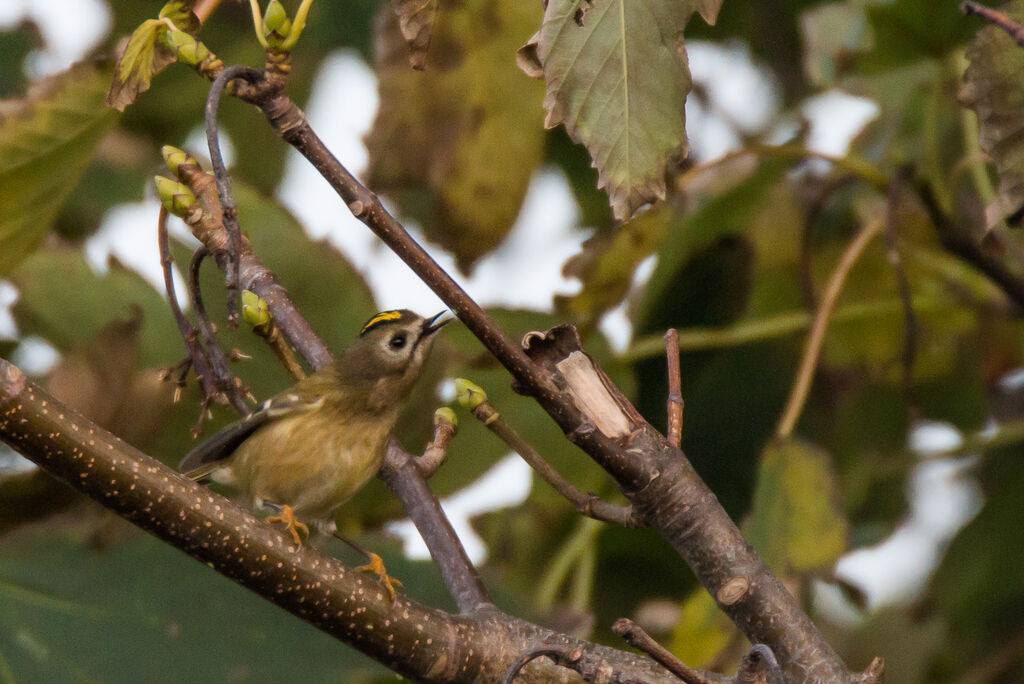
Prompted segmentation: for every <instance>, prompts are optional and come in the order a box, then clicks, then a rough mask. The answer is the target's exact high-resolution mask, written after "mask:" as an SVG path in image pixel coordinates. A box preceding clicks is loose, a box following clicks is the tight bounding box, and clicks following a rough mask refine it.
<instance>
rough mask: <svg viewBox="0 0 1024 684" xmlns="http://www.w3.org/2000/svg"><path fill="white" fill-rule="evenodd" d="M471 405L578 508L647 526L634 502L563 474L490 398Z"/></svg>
mask: <svg viewBox="0 0 1024 684" xmlns="http://www.w3.org/2000/svg"><path fill="white" fill-rule="evenodd" d="M476 389H479V388H476ZM468 406H469V408H470V412H471V413H472V414H473V416H474V417H475V418H476V419H477V420H479V421H480V422H481V423H483V424H484V426H485V427H486V428H487V429H488V430H490V431H491V432H493V433H494V434H495V435H497V436H498V437H499V438H500V439H501V441H503V442H505V444H507V445H508V446H509V448H511V449H512V450H513V451H515V452H516V453H517V454H519V455H520V456H521V457H522V459H523V460H524V461H526V463H527V465H529V466H530V467H531V468H533V470H534V472H536V473H537V474H538V475H540V477H541V479H542V480H544V481H545V482H547V483H548V484H549V485H551V486H552V487H554V489H555V491H557V492H558V493H559V494H561V495H562V496H563V497H565V498H566V499H568V500H569V502H570V503H572V504H573V505H574V506H575V507H576V510H577V511H578V512H580V513H581V514H583V515H585V516H587V517H589V518H594V519H595V520H601V521H604V522H613V523H618V524H619V525H622V526H624V527H643V526H644V523H643V521H642V520H640V519H639V518H637V517H636V516H635V515H634V514H633V508H632V506H616V505H615V504H612V503H609V502H607V501H605V500H604V499H601V498H600V497H598V496H597V495H596V494H594V493H592V492H584V491H583V490H582V489H579V488H578V487H576V486H575V485H573V484H572V483H570V482H569V481H568V480H566V479H565V478H564V477H562V475H561V474H560V473H559V472H558V471H557V470H555V469H554V467H553V466H552V465H551V464H550V463H548V462H547V461H545V460H544V457H542V456H541V455H540V454H539V453H537V451H536V450H535V449H534V448H533V447H532V446H530V444H529V443H528V442H527V441H526V440H525V439H523V438H522V437H521V436H520V435H519V433H518V432H516V431H515V429H513V428H512V426H511V425H509V424H508V423H506V422H505V420H504V419H503V418H502V417H501V414H500V413H498V412H497V411H496V410H495V409H494V407H493V406H491V404H490V402H488V401H487V400H486V399H483V400H480V399H479V398H477V399H476V400H475V401H472V402H470V403H469V404H468Z"/></svg>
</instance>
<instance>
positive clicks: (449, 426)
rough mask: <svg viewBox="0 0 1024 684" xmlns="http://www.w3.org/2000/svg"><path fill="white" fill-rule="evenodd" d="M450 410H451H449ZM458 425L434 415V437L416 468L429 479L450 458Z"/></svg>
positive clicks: (418, 459) (443, 417) (442, 416)
mask: <svg viewBox="0 0 1024 684" xmlns="http://www.w3.org/2000/svg"><path fill="white" fill-rule="evenodd" d="M448 410H450V409H448ZM455 432H456V425H455V423H454V422H453V421H451V420H449V418H448V417H447V416H445V415H439V414H437V413H435V414H434V437H433V439H431V440H430V444H428V445H427V447H426V449H424V450H423V455H422V456H420V457H419V458H417V459H416V467H417V468H419V470H420V472H421V473H423V477H426V478H429V477H430V476H431V475H433V474H434V473H435V472H437V469H438V468H440V467H441V464H442V463H444V461H445V459H446V458H448V445H449V444H451V441H452V439H453V438H454V437H455Z"/></svg>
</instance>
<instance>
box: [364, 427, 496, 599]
mask: <svg viewBox="0 0 1024 684" xmlns="http://www.w3.org/2000/svg"><path fill="white" fill-rule="evenodd" d="M378 476H379V477H380V478H381V479H382V480H384V484H386V485H387V486H388V488H389V489H390V490H391V491H392V492H394V493H395V496H397V497H398V499H399V501H401V502H402V505H403V506H404V508H405V512H406V513H407V514H408V515H409V519H410V520H412V522H413V524H414V525H415V526H416V530H417V531H418V532H419V533H420V536H421V537H423V541H424V543H426V545H427V549H428V550H429V551H430V557H431V558H432V559H433V560H434V563H435V564H436V565H437V567H438V570H439V571H440V573H441V579H442V580H443V581H444V584H445V587H447V588H448V593H449V594H451V596H452V598H453V599H454V600H455V605H456V606H458V608H459V612H460V613H462V614H464V615H474V614H479V613H485V612H488V611H492V610H495V608H494V603H492V602H491V599H490V597H489V596H488V595H487V589H485V588H484V585H483V582H481V581H480V576H479V575H478V574H477V571H476V568H475V567H474V566H473V563H472V562H471V561H470V560H469V555H467V553H466V549H465V547H464V546H463V545H462V542H460V541H459V537H458V535H457V534H455V529H454V528H453V527H452V524H451V522H450V521H449V520H448V517H447V516H446V515H445V514H444V511H443V510H441V504H440V502H438V500H437V497H436V496H435V495H434V492H432V491H431V490H430V487H429V486H427V481H426V480H425V479H424V478H423V474H422V473H421V472H420V470H419V468H418V467H417V466H416V459H415V458H414V457H413V455H412V454H410V453H409V452H408V451H406V450H405V449H403V448H402V447H401V446H399V444H398V442H396V441H394V440H391V443H390V444H388V451H387V456H385V458H384V465H383V466H381V469H380V472H379V473H378Z"/></svg>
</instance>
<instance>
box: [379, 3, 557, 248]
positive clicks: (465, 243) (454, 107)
mask: <svg viewBox="0 0 1024 684" xmlns="http://www.w3.org/2000/svg"><path fill="white" fill-rule="evenodd" d="M442 9H443V10H444V11H443V12H441V13H440V14H438V16H437V21H436V23H435V25H434V34H433V39H432V43H431V48H430V52H429V54H428V55H427V61H426V66H425V69H424V71H422V72H416V71H412V70H410V69H409V65H408V62H407V58H406V55H407V52H408V49H407V47H406V44H405V41H404V40H403V39H402V37H401V35H400V33H399V29H398V25H397V24H398V21H397V20H396V18H395V17H394V13H393V12H391V11H388V12H387V16H386V24H385V26H384V27H382V28H380V29H379V35H378V48H379V50H380V52H379V53H378V55H377V64H378V75H379V76H380V86H379V87H380V99H381V106H380V110H379V112H378V114H377V120H376V121H375V122H374V125H373V130H372V131H371V132H370V135H369V136H368V138H367V146H368V147H369V150H370V159H371V171H370V185H371V187H373V188H375V189H377V190H380V191H382V192H388V193H391V194H393V195H394V196H396V198H397V199H398V200H399V203H400V204H401V208H402V211H403V212H406V213H412V214H413V215H414V217H415V218H418V219H419V220H421V221H423V223H424V226H423V228H424V231H425V232H426V233H427V236H428V237H430V238H431V239H432V240H435V241H437V242H439V243H440V244H441V245H442V246H444V247H445V248H447V249H449V250H451V251H452V252H454V253H455V256H456V258H457V259H458V261H459V264H460V266H461V267H463V268H468V267H470V266H471V265H472V264H473V263H474V262H475V261H476V260H477V259H479V258H480V257H481V256H483V255H484V254H486V253H487V252H489V251H490V250H492V249H493V248H494V247H496V246H497V245H498V244H499V243H500V242H501V240H502V239H503V238H504V236H505V235H506V234H507V233H508V231H509V229H510V228H511V227H512V224H513V223H514V222H515V219H516V217H517V216H518V214H519V208H520V206H521V205H522V201H523V198H524V197H525V196H526V189H527V185H528V183H529V180H530V177H531V175H532V173H533V170H534V169H535V168H536V167H537V165H538V164H540V161H541V156H542V153H543V147H544V131H543V129H542V127H541V125H540V120H539V119H540V112H539V108H538V105H539V103H540V101H541V97H542V93H541V89H540V87H539V84H537V83H535V82H533V81H531V80H530V79H528V78H524V77H523V75H522V74H520V73H519V71H518V70H517V69H516V67H515V65H514V64H513V63H512V55H513V54H514V52H515V48H516V46H517V45H518V44H520V43H521V42H522V38H523V35H525V34H526V33H528V32H529V30H530V26H531V25H533V23H534V21H535V15H536V13H537V12H536V7H535V6H534V5H533V4H532V3H521V2H500V3H494V2H490V1H484V0H475V1H473V2H464V3H461V4H458V5H457V6H453V7H451V8H449V7H448V6H447V5H443V6H442ZM424 189H426V190H427V191H428V192H427V193H426V194H427V195H428V197H427V198H426V200H427V201H426V202H424V201H423V200H424V193H423V190H424Z"/></svg>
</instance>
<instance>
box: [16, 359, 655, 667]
mask: <svg viewBox="0 0 1024 684" xmlns="http://www.w3.org/2000/svg"><path fill="white" fill-rule="evenodd" d="M0 440H2V441H4V442H6V443H7V444H8V445H10V446H11V447H12V448H14V449H15V450H17V451H18V452H19V453H21V454H22V455H24V456H25V457H26V458H29V459H30V460H32V461H34V462H35V463H36V464H38V465H39V467H40V468H42V469H44V470H46V471H47V472H48V473H50V474H51V475H53V476H55V477H57V478H58V479H60V480H62V481H64V482H66V483H68V484H69V485H71V486H72V487H73V488H75V489H77V490H79V491H80V492H82V493H84V494H85V495H87V496H89V497H90V498H92V499H94V500H96V501H98V502H99V503H101V504H103V505H104V506H106V507H107V508H109V509H110V510H112V511H113V512H115V513H117V514H118V515H120V516H122V517H124V518H125V519H127V520H129V521H131V522H133V523H134V524H135V525H137V526H139V527H140V528H142V529H144V530H146V531H148V532H150V533H152V534H154V535H156V536H158V537H160V538H161V539H163V540H165V541H167V542H168V543H170V544H171V545H173V546H175V547H176V548H178V549H180V550H182V551H184V552H185V553H187V554H188V555H190V556H192V557H193V558H195V559H196V560H198V561H200V562H202V563H204V564H208V565H209V566H210V567H212V568H213V569H214V570H216V571H217V572H219V573H221V574H222V575H224V576H226V577H228V578H230V579H232V580H234V581H235V582H238V583H239V584H241V585H243V586H245V587H247V588H249V589H251V590H252V591H254V592H256V593H257V594H259V595H260V596H262V597H264V598H265V599H267V600H269V601H271V602H272V603H275V604H276V605H278V606H279V607H281V608H283V609H285V610H287V611H289V612H291V613H293V614H294V615H296V616H298V617H299V618H301V619H302V620H305V621H306V622H309V623H310V624H312V625H314V626H315V627H317V628H319V629H321V630H323V631H324V632H326V633H328V634H330V635H332V636H334V637H336V638H338V639H339V640H341V641H343V642H345V643H347V644H350V645H351V646H353V647H355V648H357V649H359V650H360V651H362V652H363V653H365V654H367V655H369V656H370V657H372V658H375V659H376V660H378V661H380V662H381V663H383V664H385V665H386V666H388V667H390V668H391V669H393V670H394V671H396V672H398V673H400V674H402V675H404V676H407V677H410V678H413V679H415V680H417V681H425V682H474V681H497V680H499V679H500V678H501V676H502V675H503V674H504V673H505V671H506V670H507V669H508V668H509V666H510V665H512V664H513V663H514V662H515V661H516V659H517V658H518V657H519V655H520V654H521V653H523V652H528V651H532V650H535V649H537V648H540V647H542V646H548V647H557V648H560V649H563V650H566V651H573V652H576V651H578V652H579V653H580V654H581V656H580V661H579V662H580V665H581V667H586V668H587V671H605V672H608V671H610V672H618V673H622V676H621V677H620V679H618V680H616V681H631V680H632V681H644V682H655V683H657V682H666V683H668V682H671V681H674V680H673V679H672V677H671V676H670V675H668V674H667V673H666V672H665V671H664V670H662V669H661V668H660V667H659V666H658V665H657V664H656V663H654V662H653V661H651V660H649V659H647V658H645V657H642V656H637V655H634V654H631V653H627V652H624V651H618V650H615V649H612V648H608V647H605V646H598V645H595V644H592V643H589V642H585V641H581V640H578V639H574V638H572V637H569V636H566V635H563V634H559V633H557V632H552V631H550V630H547V629H544V628H542V627H539V626H537V625H533V624H530V623H528V622H524V621H522V620H519V619H517V618H513V617H510V616H508V615H505V614H503V613H500V612H499V611H497V610H495V609H490V610H478V611H476V613H475V614H474V615H451V614H449V613H446V612H444V611H441V610H436V609H432V608H429V607H427V606H424V605H421V604H419V603H417V602H415V601H412V600H410V599H408V598H406V597H404V596H399V597H397V598H396V600H395V602H394V603H390V602H389V600H388V598H387V596H386V594H385V591H384V589H383V588H382V587H381V585H379V584H378V583H377V582H375V581H373V580H371V579H369V578H367V577H366V576H364V575H362V574H361V573H359V572H356V571H355V570H352V569H350V568H348V567H346V566H345V565H343V564H342V563H340V562H339V561H337V560H335V559H333V558H330V557H327V556H324V555H323V554H321V553H320V552H319V551H317V550H316V549H315V548H313V547H312V546H310V545H303V546H300V547H296V546H295V545H294V544H293V543H292V542H291V541H290V538H289V537H288V536H287V535H286V534H284V533H283V532H282V531H280V530H278V529H277V528H275V527H272V526H271V525H268V524H266V523H264V522H262V521H260V520H258V519H257V518H255V517H253V515H252V514H250V513H249V512H248V511H246V510H245V509H243V508H241V507H239V506H237V505H236V504H234V503H232V502H231V501H229V500H228V499H225V498H224V497H222V496H220V495H218V494H216V493H214V492H211V491H210V490H208V489H207V488H205V487H203V486H201V485H199V484H196V483H195V482H193V481H191V480H189V479H188V478H186V477H184V476H182V475H180V474H179V473H177V472H175V471H173V470H171V469H170V468H168V467H167V466H165V465H163V464H162V463H160V462H159V461H157V460H155V459H153V458H150V457H149V456H147V455H146V454H144V453H142V452H141V451H139V450H137V449H135V448H134V447H132V446H131V445H129V444H127V443H125V442H123V441H121V440H120V439H118V438H117V437H116V436H114V435H112V434H110V433H109V432H107V431H105V430H103V429H102V428H100V427H99V426H97V425H95V424H94V423H92V422H90V421H89V420H88V419H87V418H85V417H84V416H82V415H80V414H78V413H76V412H75V411H73V410H72V409H70V408H68V407H66V406H64V405H62V404H61V403H60V402H58V401H57V400H56V399H54V398H53V397H51V396H49V395H48V394H47V393H46V392H45V391H44V390H42V389H41V388H39V387H38V386H36V385H35V384H33V383H32V382H31V381H30V380H28V378H26V377H25V375H24V374H23V373H22V372H21V371H20V370H19V369H18V368H17V367H15V366H14V365H13V364H11V363H10V362H8V361H6V360H4V359H0ZM411 467H412V468H414V469H415V465H412V466H411ZM517 681H522V682H561V681H565V682H568V681H579V680H578V679H577V678H576V677H575V675H574V674H573V673H572V672H570V671H568V670H565V669H563V668H558V667H556V666H554V665H552V664H551V663H550V662H537V663H535V664H532V665H531V666H530V667H528V668H526V669H524V670H523V671H522V673H521V674H520V678H519V679H518V680H517Z"/></svg>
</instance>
